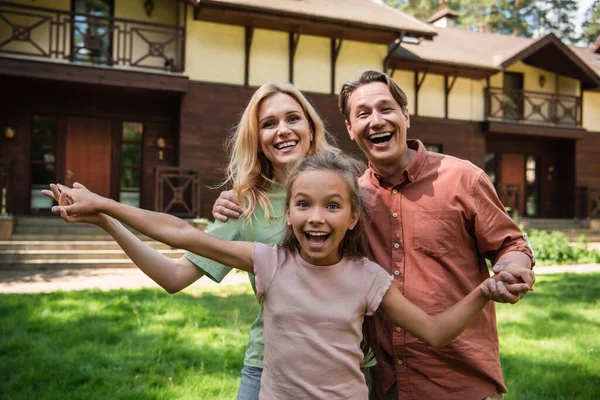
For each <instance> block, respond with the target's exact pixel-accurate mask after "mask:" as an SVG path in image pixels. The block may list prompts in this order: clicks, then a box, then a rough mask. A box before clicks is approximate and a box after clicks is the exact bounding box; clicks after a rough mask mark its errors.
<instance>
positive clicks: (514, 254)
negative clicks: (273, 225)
mask: <svg viewBox="0 0 600 400" xmlns="http://www.w3.org/2000/svg"><path fill="white" fill-rule="evenodd" d="M339 107H340V111H341V112H342V114H343V115H344V118H345V121H346V128H347V130H348V134H349V135H350V138H351V139H352V140H354V141H355V142H356V144H357V145H358V146H359V147H360V149H361V150H362V151H363V153H364V154H365V155H366V157H367V159H368V160H369V168H368V169H367V171H366V172H365V174H364V175H363V177H362V178H361V180H360V183H361V186H362V187H363V188H364V189H365V190H366V191H367V193H368V194H370V196H369V197H370V199H371V201H372V204H371V210H370V215H371V216H372V219H373V221H372V223H371V224H369V227H368V236H369V245H370V247H371V250H372V253H373V257H374V259H375V261H376V262H377V263H379V264H380V265H382V266H383V267H384V268H385V269H386V270H387V271H388V272H389V273H390V274H392V275H393V276H394V282H395V284H396V285H397V286H398V287H399V288H400V289H401V290H402V292H403V293H404V295H405V296H406V297H407V298H408V299H409V300H411V301H412V302H414V303H415V304H417V305H418V306H419V307H421V308H423V309H424V310H425V311H426V312H429V313H436V312H439V311H442V310H444V309H446V308H448V307H449V306H451V305H452V304H454V303H456V302H457V301H458V300H460V299H461V298H463V297H464V296H465V295H466V294H468V293H469V292H470V291H471V290H472V289H473V288H474V287H475V286H477V285H479V284H480V283H481V282H482V281H483V280H485V279H486V278H487V277H488V276H489V272H488V269H487V266H486V264H485V258H488V259H490V260H491V261H492V263H494V272H496V273H497V272H499V271H501V270H502V268H503V266H505V265H507V264H509V263H515V264H517V265H519V266H522V267H526V268H531V265H532V258H533V255H532V252H531V250H530V247H529V246H528V244H527V241H526V239H525V238H524V236H523V235H522V234H521V231H520V230H519V228H518V226H517V225H516V224H515V223H514V222H513V221H512V220H511V219H510V217H509V216H508V215H507V214H506V212H505V211H504V207H503V206H502V203H501V202H500V200H499V199H498V197H497V195H496V193H495V190H494V188H493V186H492V184H491V182H490V181H489V179H488V178H487V176H486V175H485V173H484V172H483V171H482V170H481V169H479V168H477V167H476V166H474V165H473V164H471V163H470V162H468V161H464V160H459V159H457V158H454V157H450V156H446V155H441V154H436V153H429V152H427V151H426V150H425V149H424V147H423V144H422V143H421V142H419V141H418V140H409V141H407V140H406V136H407V130H408V128H409V127H410V118H409V113H408V108H407V99H406V95H405V94H404V93H403V92H402V90H401V89H400V87H399V86H398V85H397V84H396V83H395V82H394V81H393V80H392V79H391V78H390V77H389V76H388V75H386V74H384V73H381V72H378V71H366V72H364V73H363V74H362V75H361V76H360V77H359V79H358V80H356V81H353V82H347V83H346V84H344V86H343V87H342V90H341V93H340V98H339ZM240 211H241V210H240V209H239V207H238V206H237V205H236V204H235V203H234V202H233V196H232V193H231V192H224V193H223V194H222V195H221V198H220V199H219V200H218V201H217V203H216V204H215V207H214V208H213V215H214V216H215V218H217V219H219V220H221V221H225V220H226V219H227V217H237V216H238V215H239V214H238V213H239V212H240ZM513 283H517V281H516V279H515V280H512V281H508V282H507V283H506V284H502V283H498V285H496V284H495V283H493V282H491V283H490V285H489V286H488V288H487V289H486V290H485V292H486V294H487V296H488V297H489V298H490V299H492V300H495V301H501V302H510V303H516V302H517V301H518V300H519V299H520V297H521V296H522V294H521V293H513V291H512V290H511V289H512V284H513ZM376 325H377V331H378V339H379V344H380V349H379V351H378V352H377V353H376V355H377V366H376V367H374V368H373V385H374V387H373V392H374V395H375V397H376V398H383V399H386V400H387V399H402V400H404V399H411V400H412V399H419V400H421V399H461V400H462V399H475V400H481V399H486V398H491V399H498V398H502V394H503V393H505V392H506V391H507V389H506V386H505V385H504V382H503V379H502V370H501V368H500V358H499V350H498V333H497V330H496V317H495V309H494V305H493V303H490V304H489V305H488V306H487V307H486V309H485V310H484V311H483V312H482V313H481V314H480V315H479V316H478V317H477V319H476V320H475V321H474V322H473V324H472V325H471V327H470V328H468V329H467V330H466V331H465V332H464V333H463V334H462V335H461V336H459V337H458V338H457V339H456V340H455V341H454V342H453V343H451V344H450V345H448V346H447V347H445V348H443V349H436V348H432V347H430V346H427V345H426V344H425V343H423V342H422V341H420V340H418V339H417V338H415V337H414V336H412V335H410V334H409V333H406V332H404V331H403V330H402V329H400V328H399V327H395V326H393V324H392V323H391V322H389V321H388V320H387V319H386V318H385V317H383V316H381V315H378V316H376Z"/></svg>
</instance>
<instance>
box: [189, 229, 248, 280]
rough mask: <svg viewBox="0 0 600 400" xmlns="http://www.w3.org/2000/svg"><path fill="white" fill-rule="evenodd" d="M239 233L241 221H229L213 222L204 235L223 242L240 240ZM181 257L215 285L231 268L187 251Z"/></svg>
mask: <svg viewBox="0 0 600 400" xmlns="http://www.w3.org/2000/svg"><path fill="white" fill-rule="evenodd" d="M241 231H242V221H240V220H239V219H230V220H229V221H227V222H220V221H215V222H214V223H213V224H212V225H211V226H210V228H208V230H207V231H206V233H208V234H210V235H213V236H216V237H218V238H219V239H223V240H240V236H241ZM183 256H184V257H185V258H187V259H188V260H190V261H191V262H192V263H194V264H195V265H196V266H197V267H198V268H200V269H201V270H202V271H204V274H205V275H206V276H208V277H209V278H210V279H212V280H213V281H215V282H216V283H220V282H221V281H222V280H223V278H225V276H227V274H228V273H229V271H231V269H232V267H231V266H226V265H223V264H219V263H218V262H215V261H213V260H211V259H208V258H205V257H201V256H199V255H196V254H194V253H190V252H189V251H186V252H185V254H184V255H183Z"/></svg>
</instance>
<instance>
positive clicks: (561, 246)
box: [527, 229, 600, 264]
mask: <svg viewBox="0 0 600 400" xmlns="http://www.w3.org/2000/svg"><path fill="white" fill-rule="evenodd" d="M527 235H528V236H529V240H530V241H531V245H532V246H533V249H534V251H535V257H536V259H537V260H538V261H540V262H542V263H543V264H569V263H573V264H585V263H600V252H598V251H597V250H593V249H589V248H588V241H587V238H586V237H585V235H581V236H580V237H579V238H578V239H577V242H576V243H575V245H571V244H570V243H569V240H568V239H567V237H566V236H565V235H564V234H563V233H562V232H558V231H553V232H547V231H540V230H537V229H531V230H530V231H528V232H527Z"/></svg>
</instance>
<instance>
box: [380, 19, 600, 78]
mask: <svg viewBox="0 0 600 400" xmlns="http://www.w3.org/2000/svg"><path fill="white" fill-rule="evenodd" d="M403 60H406V61H414V62H430V63H434V64H441V65H447V66H456V67H463V68H467V69H468V68H470V67H475V68H480V69H486V70H489V73H488V75H491V73H494V71H496V72H497V71H501V70H504V69H506V68H508V67H509V66H510V65H512V64H514V63H515V62H517V61H523V62H525V63H527V64H530V65H534V66H536V67H539V68H544V69H546V70H549V71H553V72H557V73H560V74H562V75H566V76H571V77H573V78H576V79H581V80H582V81H585V82H586V83H587V84H588V85H591V86H600V76H599V75H600V69H599V68H598V67H600V66H592V65H590V64H592V62H591V61H589V60H587V61H586V60H584V59H582V52H580V51H579V50H574V49H573V47H570V46H567V45H565V44H564V43H562V42H561V41H560V39H558V38H557V37H556V36H555V35H553V34H549V35H546V36H544V37H542V38H539V39H530V38H523V37H518V36H509V35H502V34H499V33H490V32H473V31H470V30H465V29H458V28H439V29H438V35H436V37H435V39H434V40H431V41H421V42H420V43H419V44H418V45H410V44H403V45H402V47H400V48H398V49H397V50H396V51H395V52H394V54H393V56H392V57H391V58H390V61H391V62H392V63H394V62H396V63H397V64H398V65H400V64H401V62H402V61H403ZM557 60H559V61H560V62H557Z"/></svg>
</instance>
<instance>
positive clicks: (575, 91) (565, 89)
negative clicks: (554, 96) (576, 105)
mask: <svg viewBox="0 0 600 400" xmlns="http://www.w3.org/2000/svg"><path fill="white" fill-rule="evenodd" d="M579 84H580V82H579V81H578V80H577V79H573V78H569V77H566V76H560V75H559V76H558V93H560V94H566V95H569V96H579Z"/></svg>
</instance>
